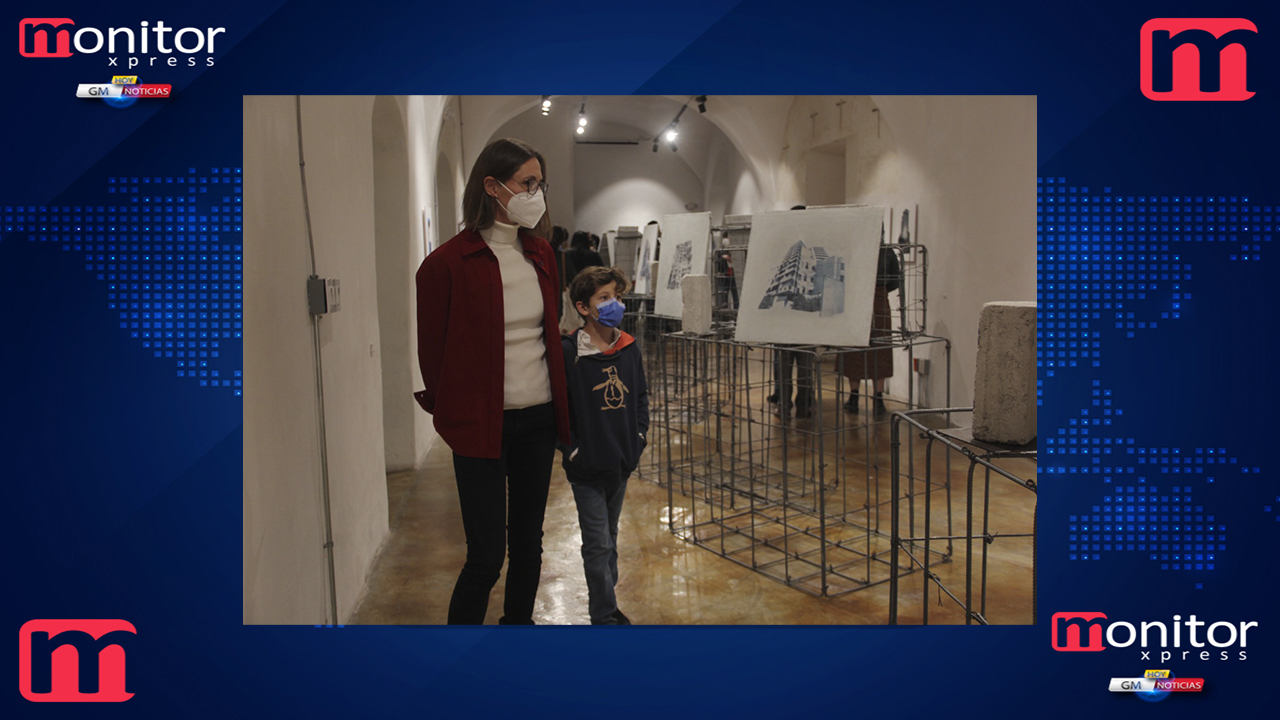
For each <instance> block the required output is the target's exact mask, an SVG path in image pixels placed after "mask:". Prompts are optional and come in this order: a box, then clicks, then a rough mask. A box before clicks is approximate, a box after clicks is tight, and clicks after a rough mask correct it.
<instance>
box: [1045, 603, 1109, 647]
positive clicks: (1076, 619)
mask: <svg viewBox="0 0 1280 720" xmlns="http://www.w3.org/2000/svg"><path fill="white" fill-rule="evenodd" d="M1106 619H1107V616H1106V615H1105V614H1103V613H1100V612H1084V613H1066V612H1060V613H1054V614H1053V619H1052V621H1051V622H1052V623H1053V649H1054V650H1057V651H1058V652H1098V651H1100V650H1106V649H1107V646H1106V645H1103V644H1102V623H1097V622H1093V621H1094V620H1106Z"/></svg>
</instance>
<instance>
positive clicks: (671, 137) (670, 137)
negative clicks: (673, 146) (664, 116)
mask: <svg viewBox="0 0 1280 720" xmlns="http://www.w3.org/2000/svg"><path fill="white" fill-rule="evenodd" d="M679 134H680V133H678V132H676V129H675V128H671V129H670V130H668V131H667V134H666V135H665V136H664V137H666V139H667V142H669V143H673V142H675V141H676V136H677V135H679Z"/></svg>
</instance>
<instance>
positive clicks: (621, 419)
mask: <svg viewBox="0 0 1280 720" xmlns="http://www.w3.org/2000/svg"><path fill="white" fill-rule="evenodd" d="M626 289H627V280H626V278H625V277H624V276H623V274H622V271H621V270H618V269H617V268H610V267H589V268H586V269H584V270H582V272H580V273H578V275H577V277H575V278H574V279H573V282H572V283H571V284H570V286H569V300H570V302H572V303H573V306H574V308H575V309H576V310H577V311H578V314H579V315H581V316H582V319H583V320H584V321H585V322H586V325H585V326H584V327H582V328H581V329H579V330H578V331H576V332H575V333H573V334H572V335H569V336H567V337H564V338H562V340H561V342H562V343H563V345H564V353H565V356H564V358H565V374H566V375H567V376H568V380H569V383H568V387H569V418H570V423H569V425H570V428H571V439H570V442H569V445H567V446H561V451H562V452H563V455H564V460H563V465H564V471H565V474H566V475H567V476H568V478H569V483H570V485H571V487H572V488H573V498H574V501H575V502H576V504H577V506H578V525H579V526H580V527H581V528H582V565H583V568H584V570H585V571H586V576H587V591H588V603H587V606H588V610H589V612H590V614H591V624H592V625H630V624H631V621H630V620H629V619H627V616H626V615H623V614H622V611H621V610H619V609H618V601H617V598H616V596H615V595H614V592H613V588H614V586H615V585H616V584H617V583H618V517H619V516H620V515H621V514H622V500H623V498H624V497H625V496H626V493H627V478H629V477H630V476H631V472H632V471H633V470H635V469H636V465H637V464H638V463H639V461H640V453H641V452H642V451H643V450H644V447H645V445H646V443H647V441H646V440H645V434H646V433H647V432H648V431H649V389H648V386H647V385H646V384H645V379H644V366H643V365H642V364H641V361H640V348H639V346H638V345H636V344H635V338H633V337H631V336H630V335H628V334H627V333H625V332H622V331H621V330H619V329H618V325H619V324H620V323H621V322H622V314H623V307H622V302H621V301H620V300H618V296H619V295H621V294H622V293H624V292H626Z"/></svg>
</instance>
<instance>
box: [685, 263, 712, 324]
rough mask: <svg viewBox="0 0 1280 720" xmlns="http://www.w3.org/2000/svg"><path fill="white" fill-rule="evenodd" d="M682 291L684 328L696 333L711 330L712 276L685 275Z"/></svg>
mask: <svg viewBox="0 0 1280 720" xmlns="http://www.w3.org/2000/svg"><path fill="white" fill-rule="evenodd" d="M680 292H681V295H682V296H683V300H684V314H683V323H682V325H683V327H682V329H683V330H684V331H685V332H686V333H691V334H694V335H705V334H706V333H709V332H711V276H710V275H685V276H684V279H682V280H681V281H680Z"/></svg>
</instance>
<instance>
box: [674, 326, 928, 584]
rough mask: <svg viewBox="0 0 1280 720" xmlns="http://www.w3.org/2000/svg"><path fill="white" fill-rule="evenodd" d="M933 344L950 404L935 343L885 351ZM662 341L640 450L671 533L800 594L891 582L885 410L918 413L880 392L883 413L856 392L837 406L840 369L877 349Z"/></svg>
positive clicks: (678, 338) (915, 341)
mask: <svg viewBox="0 0 1280 720" xmlns="http://www.w3.org/2000/svg"><path fill="white" fill-rule="evenodd" d="M935 343H937V344H941V345H943V347H944V351H945V354H946V357H947V363H946V364H947V368H948V376H947V380H948V382H947V395H948V398H949V397H950V372H949V370H950V342H949V341H948V340H947V339H946V338H941V337H931V336H924V335H917V336H915V337H913V338H910V339H907V340H903V341H901V342H900V343H898V344H894V345H890V346H892V347H901V348H905V349H907V351H908V352H909V353H913V352H914V349H915V348H916V347H917V346H919V345H926V344H935ZM659 344H660V347H659V349H658V361H659V362H658V364H657V365H654V366H650V367H651V369H653V370H656V374H657V376H658V382H656V383H653V382H651V383H650V418H651V420H650V428H651V431H650V432H651V438H652V440H651V444H650V452H651V453H652V452H654V451H655V447H656V452H657V454H658V455H660V457H659V458H658V459H657V463H658V465H659V467H660V470H661V474H660V476H659V482H660V484H663V485H665V486H666V488H667V498H668V517H667V522H668V528H669V530H670V531H671V532H672V533H674V534H675V535H676V536H678V537H680V538H682V539H684V540H687V541H689V542H692V543H694V544H696V545H698V546H700V547H703V548H706V549H708V550H711V551H712V552H715V553H717V554H718V555H720V556H722V557H725V558H727V559H729V560H732V561H734V562H737V563H739V564H742V565H744V566H746V567H749V568H751V569H753V570H755V571H757V572H760V573H762V574H764V575H766V576H768V577H770V578H772V579H774V580H777V581H779V582H782V583H784V584H786V585H788V586H791V587H794V588H796V589H799V590H801V591H803V592H806V593H809V594H811V595H817V596H839V595H843V594H846V593H851V592H855V591H858V590H862V589H865V588H869V587H873V586H875V585H879V584H882V583H885V582H888V581H889V580H890V578H891V576H892V575H893V573H892V572H891V570H892V567H893V566H892V564H891V560H890V555H891V552H892V544H891V542H890V538H891V536H890V527H889V509H890V506H891V504H892V499H893V498H892V496H891V495H890V487H889V482H890V478H889V465H890V463H889V447H888V438H887V428H888V422H889V414H888V413H889V411H890V410H891V409H892V410H914V409H918V408H915V407H914V406H913V405H912V402H913V401H914V399H913V398H909V399H908V400H907V401H902V400H898V399H893V398H885V403H886V404H887V405H888V406H892V408H890V407H886V409H885V412H882V413H877V412H876V408H875V405H874V402H873V399H872V398H868V397H867V396H865V395H862V396H859V399H858V403H857V405H855V406H853V407H846V403H847V402H848V398H849V393H848V390H849V387H850V385H849V383H848V382H847V380H846V378H845V369H846V367H845V366H846V364H849V363H863V364H864V366H865V367H864V368H863V369H864V370H870V371H874V365H875V363H874V362H868V361H867V357H868V353H870V352H873V351H876V350H878V349H879V348H827V347H822V346H781V345H767V344H758V343H741V342H736V341H734V340H732V339H729V338H728V337H723V336H714V335H709V336H690V335H686V334H684V333H668V334H665V335H662V336H660V337H659ZM783 370H786V371H787V374H788V375H789V374H790V373H791V372H792V371H794V373H795V380H794V381H792V380H790V379H789V378H787V377H784V375H783V372H782V371H783ZM866 379H869V380H874V377H873V376H867V377H866ZM655 391H656V393H657V394H656V395H655ZM775 394H776V396H777V400H778V402H776V403H773V402H770V400H769V396H770V395H775ZM793 397H794V399H793ZM911 490H912V492H913V493H915V494H916V495H917V496H920V497H923V496H925V495H927V494H929V493H932V492H949V486H947V485H944V484H942V483H937V482H929V481H928V480H927V479H923V480H922V481H921V482H920V483H918V484H913V485H912V488H911ZM936 554H937V555H938V559H939V561H942V560H945V557H944V555H943V553H942V551H936Z"/></svg>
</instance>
